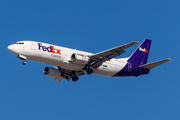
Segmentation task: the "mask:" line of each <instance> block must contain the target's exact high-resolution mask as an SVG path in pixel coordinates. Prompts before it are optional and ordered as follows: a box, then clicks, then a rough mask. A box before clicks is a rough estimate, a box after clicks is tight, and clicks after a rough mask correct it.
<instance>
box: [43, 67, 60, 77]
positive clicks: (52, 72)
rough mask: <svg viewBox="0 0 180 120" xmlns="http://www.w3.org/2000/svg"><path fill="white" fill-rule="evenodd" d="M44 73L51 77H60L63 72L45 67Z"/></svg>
mask: <svg viewBox="0 0 180 120" xmlns="http://www.w3.org/2000/svg"><path fill="white" fill-rule="evenodd" d="M43 73H44V74H45V75H47V76H50V77H55V78H57V77H60V76H61V71H60V70H59V69H58V68H56V67H45V68H44V71H43Z"/></svg>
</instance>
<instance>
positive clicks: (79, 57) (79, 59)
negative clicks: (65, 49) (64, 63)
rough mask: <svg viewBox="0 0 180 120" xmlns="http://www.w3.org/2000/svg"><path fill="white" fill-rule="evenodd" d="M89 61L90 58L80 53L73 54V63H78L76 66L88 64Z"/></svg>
mask: <svg viewBox="0 0 180 120" xmlns="http://www.w3.org/2000/svg"><path fill="white" fill-rule="evenodd" d="M88 61H89V57H87V56H85V55H83V54H79V53H73V54H72V55H71V62H73V63H76V64H83V65H85V64H87V63H88Z"/></svg>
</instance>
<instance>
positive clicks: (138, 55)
mask: <svg viewBox="0 0 180 120" xmlns="http://www.w3.org/2000/svg"><path fill="white" fill-rule="evenodd" d="M150 46H151V40H148V39H145V40H144V41H143V42H142V43H141V45H140V46H139V47H138V48H137V49H136V51H135V52H134V53H133V54H132V55H131V56H130V58H129V60H128V62H131V63H134V64H138V65H143V64H146V63H147V59H148V55H149V51H150Z"/></svg>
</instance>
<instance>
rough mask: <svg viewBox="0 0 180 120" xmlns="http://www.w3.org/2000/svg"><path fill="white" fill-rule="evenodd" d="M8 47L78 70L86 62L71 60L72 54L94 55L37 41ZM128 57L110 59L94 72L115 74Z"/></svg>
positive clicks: (43, 60)
mask: <svg viewBox="0 0 180 120" xmlns="http://www.w3.org/2000/svg"><path fill="white" fill-rule="evenodd" d="M19 43H23V44H19ZM8 49H9V50H10V51H12V52H13V53H14V54H15V55H23V56H25V57H26V59H29V60H33V61H38V62H42V63H47V64H51V65H55V66H59V67H61V68H64V69H68V70H77V71H78V70H81V71H82V69H83V68H84V66H85V64H77V63H73V62H71V56H72V54H73V53H78V54H80V55H83V56H85V57H88V56H90V55H93V53H89V52H84V51H80V50H76V49H70V48H66V47H61V46H56V45H52V44H47V43H41V42H35V41H20V42H17V43H16V44H13V45H10V46H9V47H8ZM85 59H86V58H85ZM127 59H128V58H120V59H111V60H110V61H107V62H104V63H103V64H102V65H101V66H100V67H98V68H97V69H95V70H94V72H93V73H94V74H98V75H103V76H113V75H115V74H116V73H118V72H119V71H120V70H121V69H123V68H124V66H125V65H126V64H127Z"/></svg>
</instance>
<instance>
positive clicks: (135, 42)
mask: <svg viewBox="0 0 180 120" xmlns="http://www.w3.org/2000/svg"><path fill="white" fill-rule="evenodd" d="M131 43H134V44H138V43H139V42H137V41H131Z"/></svg>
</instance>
